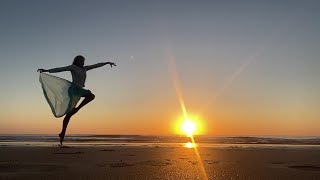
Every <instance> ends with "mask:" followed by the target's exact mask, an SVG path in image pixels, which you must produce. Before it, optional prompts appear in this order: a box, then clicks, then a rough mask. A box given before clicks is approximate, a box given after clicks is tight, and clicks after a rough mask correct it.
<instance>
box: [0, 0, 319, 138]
mask: <svg viewBox="0 0 320 180" xmlns="http://www.w3.org/2000/svg"><path fill="white" fill-rule="evenodd" d="M319 17H320V3H319V1H308V0H306V1H302V0H299V1H294V0H292V1H289V0H288V1H272V0H266V1H254V0H252V1H238V0H234V1H229V0H221V1H215V0H211V1H194V0H192V1H189V0H183V1H182V0H181V1H177V0H168V1H167V0H157V1H156V0H145V1H141V0H138V1H130V0H127V1H124V0H115V1H71V0H70V1H49V0H47V1H43V0H41V1H40V0H39V1H35V0H29V1H21V0H10V1H9V0H7V1H2V2H1V6H0V23H1V28H0V55H1V57H0V58H1V66H0V83H1V93H0V98H1V100H2V102H1V103H0V134H7V133H14V134H16V133H19V134H20V133H27V134H29V133H32V134H36V133H41V134H52V133H53V134H55V133H58V132H60V128H61V123H62V118H60V119H56V118H54V116H53V115H52V113H51V110H50V108H49V105H48V104H47V102H46V100H45V98H44V96H43V93H42V89H41V86H40V83H39V80H38V78H39V73H37V72H36V70H37V69H38V68H44V69H50V68H55V67H62V66H67V65H70V64H71V63H72V60H73V58H74V57H75V56H76V55H79V54H81V55H83V56H85V58H86V62H85V64H87V65H89V64H94V63H98V62H104V61H113V62H115V63H116V64H117V67H114V68H110V66H104V67H102V68H99V69H95V70H92V71H89V72H88V73H87V82H86V88H88V89H90V90H91V91H92V92H93V93H94V94H95V95H96V99H95V100H94V101H93V102H92V103H90V104H89V105H88V106H86V107H84V108H83V109H82V110H81V111H80V112H79V113H78V114H77V115H76V116H74V117H73V118H72V119H71V122H70V125H69V127H68V128H69V129H68V133H75V134H81V133H85V134H175V131H174V127H173V126H174V124H175V123H176V121H177V120H178V119H179V118H180V117H181V116H182V114H183V112H182V109H181V105H180V103H179V96H180V98H181V99H183V101H184V105H185V107H186V110H187V112H188V113H189V114H190V115H194V116H197V117H198V118H199V119H200V120H201V121H202V122H203V126H204V127H205V130H204V132H205V133H206V134H207V135H245V136H246V135H294V136H296V135H303V136H316V135H318V136H319V135H320V110H319V107H320V94H319V92H320V80H319V77H320V18H319ZM52 75H56V76H59V77H63V78H66V79H68V80H71V74H70V72H63V73H56V74H52Z"/></svg>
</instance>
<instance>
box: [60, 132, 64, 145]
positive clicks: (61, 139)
mask: <svg viewBox="0 0 320 180" xmlns="http://www.w3.org/2000/svg"><path fill="white" fill-rule="evenodd" d="M59 137H60V144H61V145H62V142H63V139H64V134H62V133H60V134H59Z"/></svg>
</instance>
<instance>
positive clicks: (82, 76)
mask: <svg viewBox="0 0 320 180" xmlns="http://www.w3.org/2000/svg"><path fill="white" fill-rule="evenodd" d="M84 61H85V58H84V57H83V56H80V55H79V56H76V57H75V58H74V60H73V63H72V65H70V66H66V67H60V68H53V69H49V70H46V69H38V70H37V71H38V72H40V73H42V72H49V73H57V72H63V71H70V72H71V75H72V83H70V84H71V85H70V87H69V88H68V90H67V91H68V92H66V94H68V96H69V97H68V98H69V99H70V100H69V101H68V102H67V103H68V108H67V109H66V111H65V112H64V114H62V115H59V116H56V114H55V116H56V117H61V116H63V115H65V117H64V120H63V125H62V130H61V133H60V134H59V137H60V144H61V145H62V142H63V139H64V137H65V134H66V130H67V126H68V123H69V121H70V118H71V117H72V116H73V115H74V114H76V113H77V112H78V111H79V110H80V109H81V108H82V107H83V106H85V105H86V104H88V103H89V102H91V101H92V100H93V99H94V98H95V95H94V94H93V93H92V92H91V91H90V90H86V89H84V88H83V87H84V86H85V81H86V77H87V74H86V72H87V71H89V70H91V69H94V68H98V67H102V66H104V65H106V64H109V65H110V66H111V67H112V66H116V64H115V63H113V62H103V63H97V64H94V65H89V66H84ZM42 86H43V88H44V85H43V84H42ZM44 93H45V97H46V99H47V101H48V103H49V104H50V106H51V108H52V109H53V105H52V104H51V102H50V101H49V99H48V97H47V96H48V95H47V93H46V92H45V90H44ZM80 97H84V99H83V101H82V102H81V103H80V104H79V106H78V107H75V106H76V104H77V102H78V100H79V99H80ZM53 111H54V110H53Z"/></svg>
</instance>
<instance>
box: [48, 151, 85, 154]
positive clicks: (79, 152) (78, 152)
mask: <svg viewBox="0 0 320 180" xmlns="http://www.w3.org/2000/svg"><path fill="white" fill-rule="evenodd" d="M83 153H84V152H81V151H77V152H58V153H53V154H83Z"/></svg>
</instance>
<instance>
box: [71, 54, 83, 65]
mask: <svg viewBox="0 0 320 180" xmlns="http://www.w3.org/2000/svg"><path fill="white" fill-rule="evenodd" d="M84 60H85V58H84V57H83V56H81V55H78V56H76V57H75V58H74V60H73V63H72V64H73V65H76V66H79V67H81V66H83V64H81V63H80V62H81V61H84Z"/></svg>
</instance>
